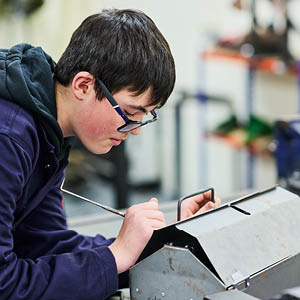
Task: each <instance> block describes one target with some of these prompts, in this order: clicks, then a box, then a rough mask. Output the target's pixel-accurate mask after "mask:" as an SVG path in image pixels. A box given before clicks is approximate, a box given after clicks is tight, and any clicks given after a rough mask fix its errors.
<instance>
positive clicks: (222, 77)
mask: <svg viewBox="0 0 300 300" xmlns="http://www.w3.org/2000/svg"><path fill="white" fill-rule="evenodd" d="M111 7H114V8H135V9H140V10H142V11H144V12H146V13H147V14H148V15H149V16H150V17H151V18H152V19H153V20H154V21H155V23H156V24H157V26H158V27H159V28H160V30H161V32H162V33H163V34H164V36H165V37H166V39H167V40H168V42H169V44H170V47H171V50H172V53H173V55H174V58H175V63H176V70H177V81H176V85H175V90H174V92H173V94H172V95H171V97H170V99H169V101H168V103H167V104H166V106H165V107H163V109H161V110H160V111H159V121H158V122H156V124H154V125H151V126H148V127H147V126H146V127H145V128H143V129H142V134H141V135H139V136H131V137H130V138H129V139H128V140H127V141H126V143H124V144H123V145H121V146H119V147H115V148H114V149H113V150H112V151H111V152H110V153H109V154H107V155H103V156H97V155H92V154H90V153H88V152H87V151H85V150H84V149H83V148H82V146H81V145H80V144H79V143H77V144H76V145H75V147H74V149H73V150H72V152H71V156H70V165H69V167H68V169H67V176H66V182H65V188H67V189H69V190H71V191H73V192H75V193H78V194H81V195H83V196H85V197H88V198H91V199H93V200H95V201H98V202H101V203H103V204H106V205H110V206H114V207H118V208H125V207H128V206H129V205H131V204H133V203H136V202H142V201H147V200H148V199H150V197H152V196H155V197H158V198H159V200H160V201H161V202H167V201H170V200H174V199H178V198H180V197H181V196H184V195H187V194H190V193H193V192H196V191H199V190H201V189H204V188H207V187H214V188H215V190H216V191H217V192H218V194H219V195H220V196H221V197H226V196H228V195H235V194H238V193H240V192H244V191H248V190H260V189H263V188H266V187H270V186H273V185H275V184H278V183H279V184H281V185H282V186H285V187H287V188H289V189H291V190H293V191H296V192H297V193H300V118H299V117H298V115H297V114H298V113H299V111H300V71H299V70H300V69H299V63H298V60H299V58H300V19H299V17H298V16H299V12H300V1H299V0H290V1H288V0H277V1H276V0H273V1H271V0H256V1H255V0H240V1H238V0H237V1H234V0H209V1H207V0H189V1H186V2H183V1H180V0H163V1H160V0H151V1H141V0H85V1H82V0H0V18H1V19H0V37H1V39H0V47H1V48H7V47H10V46H12V45H14V44H16V43H21V42H26V43H30V44H33V45H36V46H41V47H42V48H43V49H44V50H45V51H46V52H48V53H49V54H50V55H51V56H52V57H53V58H54V59H55V60H58V58H59V57H60V55H61V54H62V52H63V51H64V49H65V47H66V46H67V44H68V42H69V39H70V36H71V34H72V32H73V31H74V30H75V28H76V27H77V26H78V25H79V24H80V23H81V21H82V20H83V19H84V18H85V17H87V16H88V15H90V14H93V13H97V12H99V11H100V10H102V9H103V8H111ZM65 207H66V213H67V215H68V216H69V217H80V216H88V215H89V214H94V213H102V211H101V210H100V209H98V208H97V207H95V206H92V205H90V204H88V203H85V202H83V201H81V200H79V199H76V198H72V197H71V196H70V197H69V196H67V195H66V196H65Z"/></svg>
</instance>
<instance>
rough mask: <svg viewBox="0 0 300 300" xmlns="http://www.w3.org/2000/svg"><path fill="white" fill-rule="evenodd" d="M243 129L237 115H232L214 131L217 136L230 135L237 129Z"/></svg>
mask: <svg viewBox="0 0 300 300" xmlns="http://www.w3.org/2000/svg"><path fill="white" fill-rule="evenodd" d="M239 128H241V124H240V123H239V122H238V119H237V117H236V115H234V114H232V115H230V116H229V118H228V119H226V120H225V121H223V122H222V123H220V124H219V125H218V126H217V127H216V128H215V130H214V132H215V133H217V134H222V135H223V134H228V133H230V132H232V131H233V130H235V129H239Z"/></svg>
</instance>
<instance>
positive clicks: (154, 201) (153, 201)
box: [149, 198, 158, 208]
mask: <svg viewBox="0 0 300 300" xmlns="http://www.w3.org/2000/svg"><path fill="white" fill-rule="evenodd" d="M149 202H151V203H154V204H155V205H156V208H158V200H157V199H156V198H151V199H150V200H149Z"/></svg>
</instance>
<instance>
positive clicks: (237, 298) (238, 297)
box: [203, 290, 259, 300]
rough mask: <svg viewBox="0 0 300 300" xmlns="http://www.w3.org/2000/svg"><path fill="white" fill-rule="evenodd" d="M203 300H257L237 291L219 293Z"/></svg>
mask: <svg viewBox="0 0 300 300" xmlns="http://www.w3.org/2000/svg"><path fill="white" fill-rule="evenodd" d="M203 300H259V298H256V297H253V296H250V295H247V294H245V293H243V292H241V291H238V290H231V291H226V292H220V293H216V294H213V295H209V296H206V297H204V299H203Z"/></svg>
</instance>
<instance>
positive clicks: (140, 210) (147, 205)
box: [109, 198, 166, 273]
mask: <svg viewBox="0 0 300 300" xmlns="http://www.w3.org/2000/svg"><path fill="white" fill-rule="evenodd" d="M164 226H166V222H165V218H164V215H163V213H162V212H161V211H159V210H158V200H157V199H155V198H152V199H151V200H150V201H149V202H144V203H140V204H137V205H133V206H131V207H130V208H129V209H128V210H127V212H126V214H125V218H124V222H123V224H122V227H121V230H120V232H119V234H118V236H117V238H116V240H115V241H114V242H113V243H112V244H111V245H110V246H109V248H110V250H111V252H112V254H113V255H114V257H115V261H116V265H117V269H118V273H122V272H124V271H126V270H128V269H129V268H130V267H131V266H133V265H134V263H135V262H136V260H137V259H138V257H139V256H140V254H141V253H142V251H143V249H144V248H145V246H146V244H147V242H148V241H149V240H150V238H151V236H152V233H153V231H154V230H155V229H159V228H162V227H164Z"/></svg>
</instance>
